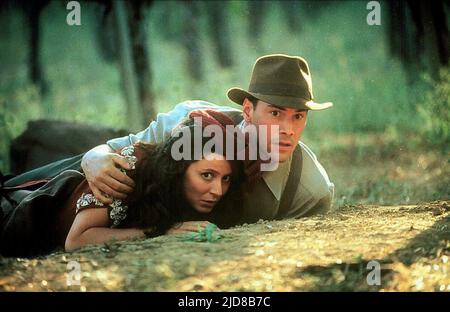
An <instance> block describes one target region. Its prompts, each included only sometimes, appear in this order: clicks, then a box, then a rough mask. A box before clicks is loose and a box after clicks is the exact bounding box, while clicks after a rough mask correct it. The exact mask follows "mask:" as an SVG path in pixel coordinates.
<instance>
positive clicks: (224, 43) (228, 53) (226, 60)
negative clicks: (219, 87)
mask: <svg viewBox="0 0 450 312" xmlns="http://www.w3.org/2000/svg"><path fill="white" fill-rule="evenodd" d="M205 5H206V15H207V17H208V24H209V27H208V28H209V31H210V36H211V40H212V42H213V44H214V47H215V50H216V56H217V59H218V61H219V64H220V66H222V67H230V66H232V65H233V56H232V45H231V38H230V25H229V23H228V21H229V20H230V19H229V17H228V2H223V3H221V4H220V5H218V4H217V2H205Z"/></svg>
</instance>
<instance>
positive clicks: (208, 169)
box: [202, 168, 233, 175]
mask: <svg viewBox="0 0 450 312" xmlns="http://www.w3.org/2000/svg"><path fill="white" fill-rule="evenodd" d="M202 170H204V171H214V173H217V174H220V172H219V171H217V170H214V169H213V168H205V169H202ZM232 173H233V171H230V172H229V173H226V174H224V175H230V174H232Z"/></svg>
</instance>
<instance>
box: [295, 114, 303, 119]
mask: <svg viewBox="0 0 450 312" xmlns="http://www.w3.org/2000/svg"><path fill="white" fill-rule="evenodd" d="M295 119H299V120H301V119H303V116H302V115H300V114H298V115H295Z"/></svg>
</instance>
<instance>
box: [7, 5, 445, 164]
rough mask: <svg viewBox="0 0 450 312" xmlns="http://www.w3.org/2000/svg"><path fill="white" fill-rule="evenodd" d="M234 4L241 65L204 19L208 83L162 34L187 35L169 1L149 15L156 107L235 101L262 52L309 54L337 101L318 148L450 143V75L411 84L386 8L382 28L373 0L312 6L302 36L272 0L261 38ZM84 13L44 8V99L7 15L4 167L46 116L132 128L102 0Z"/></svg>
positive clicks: (18, 26) (303, 15) (316, 128)
mask: <svg viewBox="0 0 450 312" xmlns="http://www.w3.org/2000/svg"><path fill="white" fill-rule="evenodd" d="M171 3H172V7H173V12H172V13H173V14H174V15H175V16H179V15H180V12H179V10H180V6H179V5H178V4H177V3H176V2H173V1H172V2H171ZM228 4H229V12H228V14H229V19H228V20H229V23H230V25H231V33H232V40H231V44H232V51H233V59H234V61H235V65H234V66H233V67H232V68H229V69H223V68H221V67H220V66H219V65H218V63H217V62H216V58H215V55H214V53H215V51H214V49H213V47H212V44H211V42H210V39H209V37H208V35H207V34H208V32H207V31H208V26H207V22H206V19H205V17H204V16H199V23H200V27H201V35H202V40H201V51H202V53H203V56H202V59H203V61H204V68H203V70H204V77H205V79H204V80H203V81H201V82H196V81H194V80H192V79H191V78H190V76H189V75H188V73H187V71H186V64H185V63H186V51H185V49H184V48H183V47H182V45H181V44H180V43H179V40H178V41H176V40H175V41H174V40H172V41H169V40H166V39H164V36H163V34H164V33H170V34H171V35H172V36H174V37H175V38H176V37H179V36H181V35H182V31H181V22H180V19H179V18H174V19H173V20H171V22H170V23H168V22H166V21H165V20H164V19H163V14H162V12H163V8H164V6H165V5H167V3H166V2H164V1H157V2H155V4H154V6H153V7H152V8H151V10H150V11H149V12H148V13H149V14H148V16H149V19H148V29H147V30H148V35H149V51H150V58H151V60H150V62H151V66H152V73H153V81H154V83H153V90H154V92H155V94H156V99H155V101H156V102H155V105H156V107H157V111H158V112H165V111H168V110H170V109H171V108H172V107H173V106H174V105H175V104H177V103H178V102H181V101H183V100H186V99H204V100H207V101H211V102H214V103H217V104H221V105H231V106H236V105H234V104H232V103H231V102H230V101H229V100H228V99H227V98H226V95H225V94H226V91H227V89H228V88H230V87H233V86H240V87H244V88H245V87H247V85H248V82H249V78H250V72H251V67H252V65H253V63H254V61H255V60H256V58H257V57H259V56H261V55H264V54H268V53H286V54H293V55H301V56H303V57H305V58H306V59H307V60H308V61H309V64H310V68H311V71H312V78H313V83H314V93H315V98H316V100H317V101H333V102H334V104H335V106H334V108H333V109H330V110H327V111H324V112H317V113H312V114H311V115H310V119H309V121H308V122H309V125H308V129H307V131H306V133H305V136H306V137H305V140H306V141H308V144H311V145H313V148H314V145H316V143H315V142H317V140H320V141H327V140H330V141H331V142H332V141H333V135H334V134H339V133H354V134H355V135H357V134H358V133H366V132H378V133H387V134H389V133H392V132H393V131H394V132H395V133H397V132H398V131H400V132H402V131H412V132H417V133H421V134H422V136H423V138H426V140H428V142H429V143H430V144H432V145H433V144H434V145H438V146H448V143H449V126H448V112H449V109H448V107H449V104H448V103H449V100H448V94H449V92H448V90H449V79H448V72H446V73H444V74H443V75H444V76H443V77H444V80H443V82H442V83H441V84H440V85H439V86H438V87H437V89H436V90H434V86H433V85H432V84H431V85H430V84H427V83H425V82H423V83H422V82H421V81H422V79H419V82H418V83H416V84H414V85H409V84H408V82H407V79H406V76H405V73H404V70H403V68H402V66H401V64H400V63H399V62H398V61H397V60H393V59H392V58H390V57H389V55H388V47H387V44H386V43H387V40H386V38H385V27H386V26H387V20H386V15H382V25H381V26H369V25H367V23H366V16H367V13H368V10H367V9H366V2H365V1H342V2H341V1H334V2H329V3H327V6H326V7H325V8H323V9H321V10H320V11H316V10H315V8H314V6H313V5H312V4H311V5H307V4H306V3H305V5H303V6H302V11H301V12H300V14H299V19H300V21H301V27H302V28H301V31H300V32H299V33H291V32H290V31H289V30H288V27H287V23H286V22H285V19H286V17H285V16H284V13H283V11H282V10H281V7H280V5H279V3H278V2H277V1H272V2H269V10H268V12H269V13H268V14H267V17H266V19H265V21H264V30H263V32H262V34H261V36H260V37H258V38H252V37H250V36H249V33H248V23H251V22H252V17H251V16H250V15H249V12H248V8H247V3H246V2H245V1H229V2H228ZM218 5H220V3H218ZM81 10H82V25H81V26H68V25H67V24H66V15H67V10H66V9H65V7H64V3H61V2H59V1H54V2H52V3H51V4H50V6H49V7H47V8H46V9H45V11H44V12H43V15H42V18H41V28H42V43H41V44H42V65H43V69H44V72H45V75H46V78H47V80H48V81H49V83H50V90H51V93H50V95H49V96H48V97H46V98H42V97H41V96H40V94H39V92H38V91H37V89H36V88H35V87H34V86H33V85H31V84H30V83H29V82H28V80H27V70H28V67H27V55H28V51H29V48H28V43H27V39H26V38H27V32H26V28H25V27H24V23H25V21H24V17H23V16H22V15H21V14H20V13H19V12H17V11H7V12H3V14H2V15H1V17H0V42H1V48H0V64H1V65H0V66H1V70H0V134H1V137H2V138H1V144H0V157H1V158H0V169H1V170H7V168H8V166H7V163H8V153H7V149H8V144H9V142H10V140H11V139H12V138H14V137H15V136H17V135H18V134H20V132H21V131H23V130H24V129H25V127H26V122H27V121H29V120H32V119H38V118H43V117H46V118H53V119H64V120H71V121H80V122H86V123H93V124H99V125H105V126H113V127H121V128H126V127H127V125H126V116H125V104H124V98H123V94H122V92H121V85H120V76H119V71H118V66H116V64H110V63H107V62H105V61H104V60H103V59H102V58H101V57H100V55H99V53H98V49H97V47H96V40H98V39H97V38H96V28H97V27H98V25H99V19H100V15H99V14H98V13H97V12H98V10H97V5H96V4H92V3H85V2H82V8H81ZM382 14H384V13H382ZM419 74H420V73H419ZM420 76H423V75H422V74H420ZM435 99H437V100H436V101H435ZM442 105H443V106H442ZM441 106H442V109H441V108H439V107H441ZM418 111H420V114H419V113H418ZM443 115H445V116H446V117H443ZM400 143H401V142H400Z"/></svg>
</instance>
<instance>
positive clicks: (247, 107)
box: [242, 98, 253, 122]
mask: <svg viewBox="0 0 450 312" xmlns="http://www.w3.org/2000/svg"><path fill="white" fill-rule="evenodd" d="M242 106H243V108H242V115H243V116H244V120H245V121H246V122H251V120H252V117H253V103H252V102H250V101H249V100H248V98H245V99H244V102H243V103H242Z"/></svg>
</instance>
